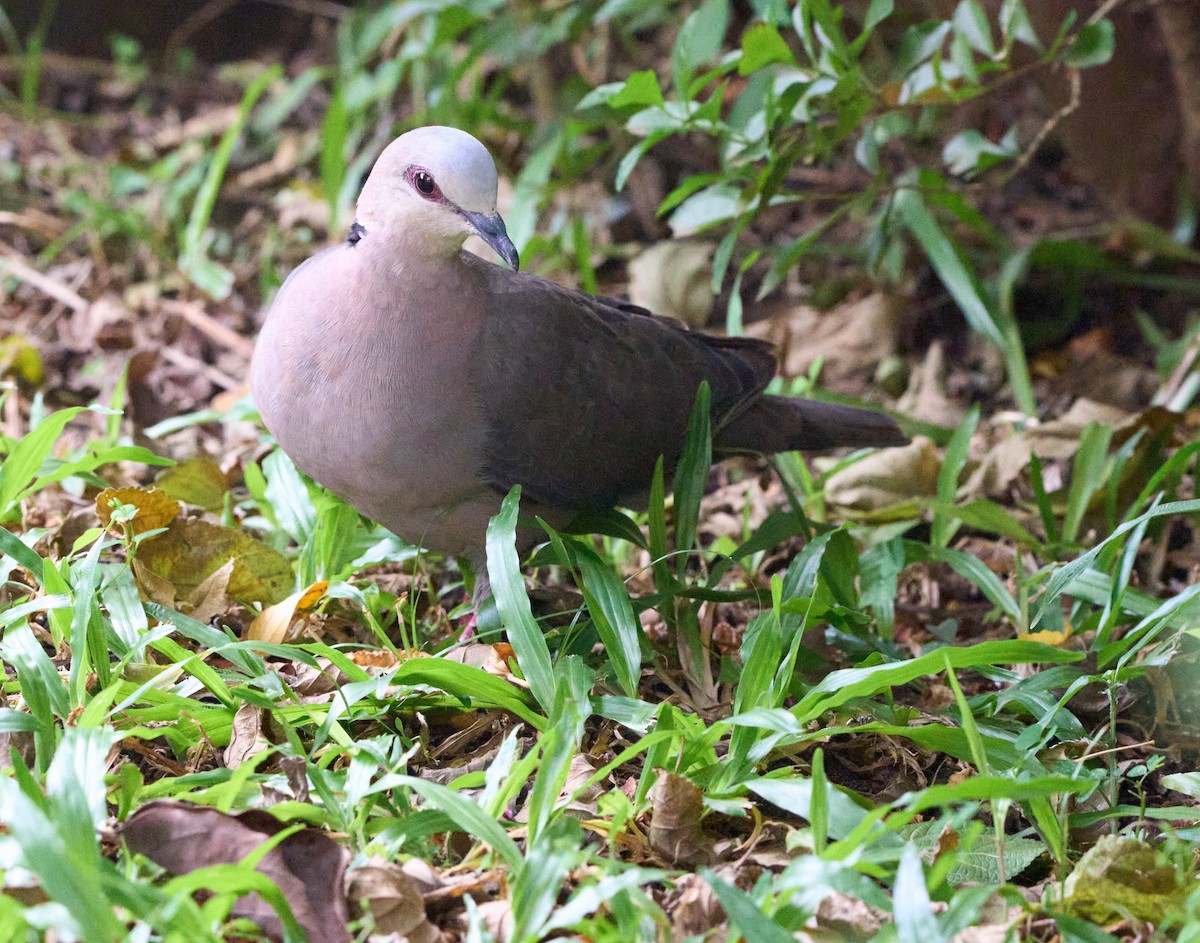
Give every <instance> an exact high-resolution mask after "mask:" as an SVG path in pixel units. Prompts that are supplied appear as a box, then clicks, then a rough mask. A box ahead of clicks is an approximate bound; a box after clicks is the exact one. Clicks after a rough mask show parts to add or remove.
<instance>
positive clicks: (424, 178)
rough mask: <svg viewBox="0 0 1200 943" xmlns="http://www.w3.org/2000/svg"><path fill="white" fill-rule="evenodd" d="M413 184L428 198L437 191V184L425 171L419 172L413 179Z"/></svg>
mask: <svg viewBox="0 0 1200 943" xmlns="http://www.w3.org/2000/svg"><path fill="white" fill-rule="evenodd" d="M413 182H414V183H415V184H416V187H417V189H418V190H420V191H421V192H422V193H424V194H425V195H426V196H432V195H433V191H434V190H436V189H437V184H436V183H434V182H433V178H432V177H431V176H429V174H427V173H425V171H423V170H418V171H417V173H416V175H415V176H414V177H413Z"/></svg>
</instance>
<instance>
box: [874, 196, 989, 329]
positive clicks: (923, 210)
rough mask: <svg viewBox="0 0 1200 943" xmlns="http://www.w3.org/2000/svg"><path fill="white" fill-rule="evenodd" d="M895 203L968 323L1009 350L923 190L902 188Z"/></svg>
mask: <svg viewBox="0 0 1200 943" xmlns="http://www.w3.org/2000/svg"><path fill="white" fill-rule="evenodd" d="M895 207H896V211H897V213H899V215H900V218H901V219H902V220H903V221H904V225H905V226H906V227H907V228H908V230H909V231H910V232H911V233H912V234H913V236H915V237H916V240H917V242H918V243H920V245H921V248H922V249H923V250H924V251H925V255H926V257H927V258H928V259H929V264H930V265H931V266H933V270H934V271H935V272H937V275H938V278H940V279H941V280H942V284H943V285H945V286H946V290H947V291H949V292H950V296H951V297H952V298H953V299H954V300H955V302H957V304H958V306H959V308H960V309H961V310H962V313H963V315H964V316H965V317H966V319H967V323H968V324H969V325H970V326H971V328H972V329H973V330H975V331H976V332H977V333H979V334H982V335H983V336H984V337H986V338H987V339H988V340H990V341H991V342H992V343H993V344H995V345H996V346H997V347H999V348H1000V349H1001V350H1006V349H1007V348H1008V340H1007V338H1006V337H1005V336H1004V333H1003V332H1002V331H1001V330H1000V326H999V325H998V324H997V321H996V316H995V315H994V314H993V313H992V311H991V310H990V309H989V308H988V306H987V304H986V303H985V302H984V300H983V294H982V293H981V291H980V288H979V283H978V280H977V279H976V278H975V276H974V275H973V274H972V273H971V272H970V271H969V270H968V269H967V267H966V265H965V264H964V262H963V260H962V259H961V258H959V255H958V252H957V251H956V250H955V248H954V244H953V243H952V242H951V241H950V240H949V239H948V238H947V237H946V234H945V233H944V232H942V229H941V227H940V226H938V224H937V220H935V219H934V218H933V214H932V213H930V212H929V208H928V207H927V206H926V205H925V202H924V201H923V200H922V199H921V196H920V194H919V193H917V191H915V190H909V189H905V190H901V191H900V192H899V193H897V194H896V199H895Z"/></svg>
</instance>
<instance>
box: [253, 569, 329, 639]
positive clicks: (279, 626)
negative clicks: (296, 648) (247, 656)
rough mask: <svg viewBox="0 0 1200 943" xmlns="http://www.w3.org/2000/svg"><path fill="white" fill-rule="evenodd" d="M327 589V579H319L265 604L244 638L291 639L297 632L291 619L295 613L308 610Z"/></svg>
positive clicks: (318, 600) (323, 595)
mask: <svg viewBox="0 0 1200 943" xmlns="http://www.w3.org/2000/svg"><path fill="white" fill-rule="evenodd" d="M327 589H329V580H319V581H318V582H316V583H313V584H312V585H311V586H309V587H308V588H307V589H302V590H300V592H298V593H292V595H290V596H288V597H287V599H284V600H282V601H281V602H277V603H275V605H273V606H267V607H266V608H265V609H264V610H263V611H262V612H260V613H259V614H258V615H257V616H255V617H254V621H253V622H251V623H250V625H249V626H248V627H247V629H246V638H247V639H250V640H251V641H255V642H270V643H272V644H276V645H278V644H280V643H283V642H290V641H293V640H294V639H295V638H296V637H297V636H298V634H299V633H293V632H292V631H291V628H292V620H293V619H294V618H295V617H296V615H297V614H303V613H306V612H309V611H311V610H312V609H313V607H314V606H316V605H317V603H319V602H320V601H321V600H322V599H324V598H325V591H326V590H327Z"/></svg>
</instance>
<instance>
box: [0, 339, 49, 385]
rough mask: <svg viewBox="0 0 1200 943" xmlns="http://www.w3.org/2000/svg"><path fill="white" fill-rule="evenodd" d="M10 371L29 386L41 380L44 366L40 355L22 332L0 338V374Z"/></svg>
mask: <svg viewBox="0 0 1200 943" xmlns="http://www.w3.org/2000/svg"><path fill="white" fill-rule="evenodd" d="M2 373H11V374H14V375H15V376H17V377H19V378H20V379H22V380H24V381H25V382H26V383H28V384H30V385H31V386H38V385H39V384H40V383H41V382H42V375H43V374H44V373H45V368H44V367H43V366H42V355H41V354H39V353H38V350H37V348H36V347H34V346H33V343H32V342H31V341H30V340H29V338H28V337H26V336H25V335H24V334H10V335H9V336H8V337H6V338H4V339H3V340H0V374H2Z"/></svg>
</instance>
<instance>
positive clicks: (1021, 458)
mask: <svg viewBox="0 0 1200 943" xmlns="http://www.w3.org/2000/svg"><path fill="white" fill-rule="evenodd" d="M1129 418H1130V416H1129V414H1128V413H1126V412H1125V411H1124V410H1120V409H1115V408H1113V407H1112V406H1105V405H1104V404H1102V403H1096V402H1092V401H1091V400H1086V399H1079V400H1076V401H1075V402H1074V403H1073V404H1072V405H1071V408H1070V409H1069V410H1068V411H1067V412H1066V413H1065V414H1064V415H1063V416H1062V417H1060V418H1059V419H1055V420H1052V421H1050V422H1046V423H1042V424H1041V425H1038V426H1031V427H1030V428H1028V429H1025V430H1024V431H1023V432H1017V433H1014V434H1012V435H1010V436H1009V437H1008V438H1006V439H1003V440H1002V441H1000V442H998V443H996V444H995V445H993V446H992V447H991V448H989V449H988V451H987V454H986V455H985V456H984V458H983V460H982V461H981V462H980V463H979V466H978V467H977V468H976V469H975V471H974V472H972V473H971V475H970V476H969V478H968V479H967V482H966V484H965V485H964V486H963V488H962V489H961V492H960V493H961V494H964V495H967V496H971V497H978V496H983V495H998V494H1002V493H1003V492H1004V491H1005V490H1006V489H1007V488H1008V486H1009V485H1011V484H1012V483H1013V482H1014V481H1015V480H1016V479H1017V478H1018V476H1020V475H1021V473H1022V472H1024V471H1025V470H1026V469H1027V468H1028V467H1029V459H1030V456H1031V455H1033V454H1034V453H1037V457H1038V458H1039V459H1041V460H1042V461H1043V462H1050V461H1056V460H1059V461H1066V460H1068V459H1070V458H1073V457H1074V455H1075V453H1076V452H1078V451H1079V439H1080V437H1081V436H1082V435H1083V430H1084V428H1085V427H1086V426H1087V425H1088V423H1091V422H1099V423H1104V424H1105V425H1111V426H1115V427H1120V426H1121V425H1123V424H1124V423H1126V422H1127V421H1128V420H1129ZM1047 490H1050V491H1053V490H1057V489H1055V488H1048V489H1047Z"/></svg>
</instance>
